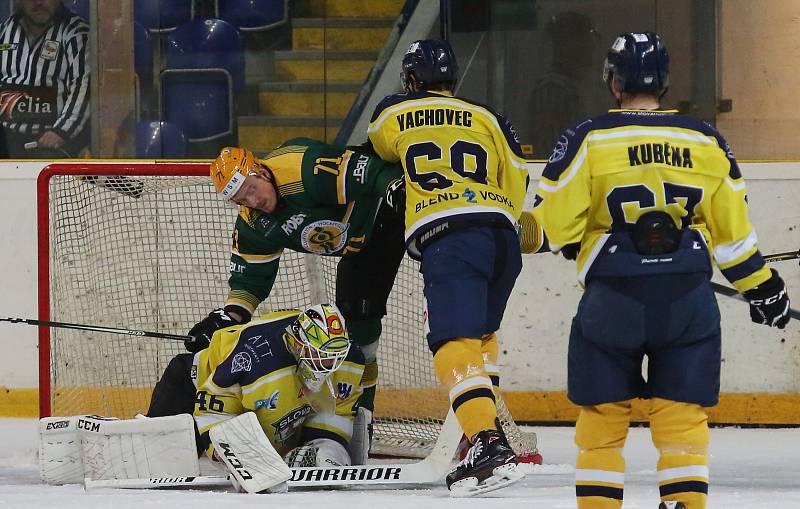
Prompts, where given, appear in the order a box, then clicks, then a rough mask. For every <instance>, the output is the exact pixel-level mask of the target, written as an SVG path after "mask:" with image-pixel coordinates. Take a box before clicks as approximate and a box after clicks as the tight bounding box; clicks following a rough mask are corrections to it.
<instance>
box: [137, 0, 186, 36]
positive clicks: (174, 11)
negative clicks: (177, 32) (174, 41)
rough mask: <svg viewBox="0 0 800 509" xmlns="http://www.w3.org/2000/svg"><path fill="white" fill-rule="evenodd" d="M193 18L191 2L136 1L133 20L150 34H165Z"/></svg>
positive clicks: (177, 0)
mask: <svg viewBox="0 0 800 509" xmlns="http://www.w3.org/2000/svg"><path fill="white" fill-rule="evenodd" d="M193 16H194V3H193V2H192V0H136V1H135V2H134V6H133V18H134V21H136V22H137V23H141V25H142V26H143V27H145V28H146V29H148V30H150V31H151V32H167V31H169V30H172V29H174V28H175V27H177V26H179V25H182V24H183V23H186V22H187V21H189V20H190V19H192V17H193Z"/></svg>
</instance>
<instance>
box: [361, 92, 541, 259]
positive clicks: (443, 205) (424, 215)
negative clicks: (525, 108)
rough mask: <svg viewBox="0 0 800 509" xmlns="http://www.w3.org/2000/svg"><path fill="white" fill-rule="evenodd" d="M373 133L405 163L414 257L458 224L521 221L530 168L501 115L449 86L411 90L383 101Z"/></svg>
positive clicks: (381, 147) (384, 152) (382, 148)
mask: <svg viewBox="0 0 800 509" xmlns="http://www.w3.org/2000/svg"><path fill="white" fill-rule="evenodd" d="M367 133H368V135H369V139H370V142H371V143H372V146H373V148H374V149H375V152H376V153H377V154H378V155H379V156H380V157H381V158H382V159H384V160H386V161H389V162H396V161H400V162H401V163H402V165H403V169H404V170H405V181H406V216H405V223H406V243H407V246H408V252H409V255H411V256H412V257H413V258H417V259H419V257H420V253H421V248H422V244H424V243H425V242H426V241H429V240H430V239H431V238H433V237H435V236H437V235H439V234H441V233H446V231H447V230H448V229H452V228H453V227H455V226H456V225H458V224H464V223H469V224H470V225H481V224H487V225H491V224H495V225H503V226H505V225H507V226H508V227H511V228H513V227H514V226H515V225H516V222H517V219H518V218H519V216H520V213H521V212H522V204H523V201H524V200H525V192H526V190H527V185H528V170H527V168H526V166H525V159H524V156H523V154H522V150H521V149H520V146H519V142H518V140H517V135H516V131H514V128H513V127H512V126H511V124H510V123H509V122H508V120H506V119H505V118H504V117H503V116H501V115H499V114H497V113H495V112H493V111H492V110H490V109H489V108H487V107H485V106H481V105H479V104H475V103H472V102H470V101H467V100H464V99H460V98H456V97H452V96H451V95H450V94H449V93H446V92H432V91H428V92H408V93H403V94H395V95H391V96H388V97H386V98H385V99H384V100H383V101H382V102H381V103H379V104H378V106H377V107H376V108H375V112H374V113H373V115H372V121H371V122H370V124H369V128H368V130H367Z"/></svg>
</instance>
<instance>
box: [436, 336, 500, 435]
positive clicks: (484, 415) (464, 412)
mask: <svg viewBox="0 0 800 509" xmlns="http://www.w3.org/2000/svg"><path fill="white" fill-rule="evenodd" d="M433 365H434V369H435V371H436V377H437V378H438V379H439V381H440V382H441V383H442V384H444V385H445V386H446V387H447V388H448V390H449V396H450V405H451V406H452V407H453V412H454V413H455V414H456V418H457V419H458V422H459V424H461V429H462V430H464V434H465V435H466V436H467V437H473V436H474V435H476V434H478V432H480V431H484V430H489V429H492V430H493V429H496V426H495V418H496V417H497V407H496V406H495V396H494V390H493V388H492V381H491V380H490V379H489V377H488V376H487V375H486V372H485V371H484V368H483V353H482V352H481V340H480V339H470V338H457V339H453V340H451V341H448V342H447V343H445V344H444V345H442V346H441V347H440V348H439V349H438V350H437V351H436V354H435V355H434V357H433Z"/></svg>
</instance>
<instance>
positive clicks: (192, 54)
mask: <svg viewBox="0 0 800 509" xmlns="http://www.w3.org/2000/svg"><path fill="white" fill-rule="evenodd" d="M166 53H167V66H166V68H167V69H224V70H225V71H227V72H228V74H230V76H231V79H232V80H233V86H234V90H236V91H238V90H241V89H242V88H243V87H244V51H243V48H242V36H241V34H240V33H239V30H238V29H237V28H236V27H235V26H233V25H232V24H230V23H228V22H227V21H224V20H221V19H216V18H198V19H194V20H192V21H190V22H188V23H184V24H183V25H181V26H179V27H178V28H176V29H175V30H174V31H172V32H171V33H170V34H169V35H168V36H167V47H166Z"/></svg>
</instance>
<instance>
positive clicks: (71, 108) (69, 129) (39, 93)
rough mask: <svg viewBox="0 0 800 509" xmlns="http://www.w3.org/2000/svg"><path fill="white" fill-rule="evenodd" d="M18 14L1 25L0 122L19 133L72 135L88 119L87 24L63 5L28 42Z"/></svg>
mask: <svg viewBox="0 0 800 509" xmlns="http://www.w3.org/2000/svg"><path fill="white" fill-rule="evenodd" d="M19 18H20V14H18V13H17V14H14V15H12V16H11V17H9V18H8V19H7V20H5V21H4V22H3V23H2V24H0V118H1V119H2V124H3V126H4V127H6V128H7V129H9V130H11V131H14V132H18V133H21V134H38V133H41V132H43V131H45V130H52V131H55V132H56V133H57V134H59V135H60V136H61V137H62V138H64V139H65V140H66V139H71V138H73V137H74V136H75V135H76V134H78V133H80V132H81V131H82V130H83V129H84V128H85V127H86V126H87V123H88V121H89V111H90V110H89V63H88V61H87V49H88V48H87V46H88V39H89V25H87V24H86V22H85V21H83V20H82V19H81V18H79V17H78V16H76V15H75V14H73V13H71V12H70V11H69V10H67V9H66V8H64V7H63V6H62V7H61V9H60V10H59V12H58V13H56V15H55V19H54V21H53V25H52V26H51V27H50V28H48V29H47V31H46V32H44V33H43V34H42V35H41V36H39V38H37V39H36V40H35V41H33V42H32V43H30V42H29V41H28V37H27V35H26V34H25V30H24V29H23V27H22V25H21V24H20V22H19ZM48 95H49V96H50V97H49V98H48ZM53 109H54V110H55V111H50V110H53ZM40 113H41V114H40Z"/></svg>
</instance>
